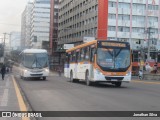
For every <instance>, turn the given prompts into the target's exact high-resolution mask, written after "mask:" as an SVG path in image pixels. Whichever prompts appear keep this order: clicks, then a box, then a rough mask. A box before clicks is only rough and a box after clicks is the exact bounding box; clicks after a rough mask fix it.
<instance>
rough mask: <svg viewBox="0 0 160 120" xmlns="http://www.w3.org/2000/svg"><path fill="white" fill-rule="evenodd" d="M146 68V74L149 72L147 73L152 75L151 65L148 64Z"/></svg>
mask: <svg viewBox="0 0 160 120" xmlns="http://www.w3.org/2000/svg"><path fill="white" fill-rule="evenodd" d="M145 68H146V72H147V73H150V72H151V66H150V65H149V63H146V66H145Z"/></svg>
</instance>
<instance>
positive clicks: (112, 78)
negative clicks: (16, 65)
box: [105, 77, 124, 81]
mask: <svg viewBox="0 0 160 120" xmlns="http://www.w3.org/2000/svg"><path fill="white" fill-rule="evenodd" d="M105 78H106V80H118V81H121V80H123V79H124V77H105Z"/></svg>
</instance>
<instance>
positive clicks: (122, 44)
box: [101, 42, 126, 47]
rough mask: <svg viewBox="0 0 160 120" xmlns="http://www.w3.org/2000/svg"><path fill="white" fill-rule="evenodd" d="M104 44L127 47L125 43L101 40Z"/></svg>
mask: <svg viewBox="0 0 160 120" xmlns="http://www.w3.org/2000/svg"><path fill="white" fill-rule="evenodd" d="M101 45H102V46H112V47H126V44H125V43H115V42H101Z"/></svg>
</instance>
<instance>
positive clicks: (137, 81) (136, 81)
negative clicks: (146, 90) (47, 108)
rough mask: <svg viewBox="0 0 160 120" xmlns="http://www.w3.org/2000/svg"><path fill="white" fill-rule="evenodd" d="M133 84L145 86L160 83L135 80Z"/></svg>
mask: <svg viewBox="0 0 160 120" xmlns="http://www.w3.org/2000/svg"><path fill="white" fill-rule="evenodd" d="M131 82H134V83H145V84H157V85H158V84H160V82H146V81H139V80H133V81H131Z"/></svg>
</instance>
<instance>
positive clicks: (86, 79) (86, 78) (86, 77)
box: [85, 70, 91, 86]
mask: <svg viewBox="0 0 160 120" xmlns="http://www.w3.org/2000/svg"><path fill="white" fill-rule="evenodd" d="M85 82H86V85H87V86H90V85H91V81H90V80H89V72H88V70H87V71H86V74H85Z"/></svg>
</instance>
